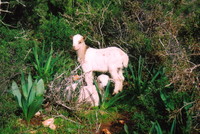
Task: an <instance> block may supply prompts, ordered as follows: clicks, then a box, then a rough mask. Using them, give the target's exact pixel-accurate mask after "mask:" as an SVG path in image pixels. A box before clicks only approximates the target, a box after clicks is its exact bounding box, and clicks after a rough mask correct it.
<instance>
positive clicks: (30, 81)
mask: <svg viewBox="0 0 200 134" xmlns="http://www.w3.org/2000/svg"><path fill="white" fill-rule="evenodd" d="M32 86H33V82H32V77H31V74H30V73H29V75H28V94H30V91H31V88H32Z"/></svg>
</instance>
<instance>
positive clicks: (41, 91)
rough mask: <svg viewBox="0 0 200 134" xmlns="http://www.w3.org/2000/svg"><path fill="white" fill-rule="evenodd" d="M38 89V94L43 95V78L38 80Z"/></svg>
mask: <svg viewBox="0 0 200 134" xmlns="http://www.w3.org/2000/svg"><path fill="white" fill-rule="evenodd" d="M36 86H37V88H36V89H37V90H36V96H41V95H43V94H44V81H43V80H42V79H40V80H39V81H38V82H37V85H36Z"/></svg>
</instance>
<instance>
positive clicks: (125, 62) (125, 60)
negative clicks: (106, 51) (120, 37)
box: [123, 53, 129, 67]
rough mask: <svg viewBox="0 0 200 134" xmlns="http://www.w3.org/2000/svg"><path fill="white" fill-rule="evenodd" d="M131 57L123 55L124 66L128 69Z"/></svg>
mask: <svg viewBox="0 0 200 134" xmlns="http://www.w3.org/2000/svg"><path fill="white" fill-rule="evenodd" d="M128 61H129V57H128V55H127V54H126V53H124V54H123V65H124V67H128Z"/></svg>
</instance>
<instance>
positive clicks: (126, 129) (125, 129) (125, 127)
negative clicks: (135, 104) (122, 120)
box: [124, 124, 129, 134]
mask: <svg viewBox="0 0 200 134" xmlns="http://www.w3.org/2000/svg"><path fill="white" fill-rule="evenodd" d="M124 131H125V132H126V134H129V131H128V126H127V125H126V124H124Z"/></svg>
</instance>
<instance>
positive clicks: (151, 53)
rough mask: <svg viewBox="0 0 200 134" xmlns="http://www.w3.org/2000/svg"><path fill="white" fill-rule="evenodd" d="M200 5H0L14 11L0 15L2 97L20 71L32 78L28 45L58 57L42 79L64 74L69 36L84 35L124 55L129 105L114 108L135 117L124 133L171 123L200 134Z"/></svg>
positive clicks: (66, 1)
mask: <svg viewBox="0 0 200 134" xmlns="http://www.w3.org/2000/svg"><path fill="white" fill-rule="evenodd" d="M199 4H200V2H199V1H198V0H193V1H190V0H173V1H169V0H143V1H141V0H134V1H132V0H117V1H116V0H109V1H108V0H102V1H93V0H87V1H85V0H49V1H46V0H36V1H35V0H29V1H26V0H24V1H21V3H20V2H19V1H15V0H10V1H9V5H8V6H7V5H3V6H1V8H2V9H4V10H9V11H11V12H12V13H9V12H2V16H1V20H2V21H1V22H0V23H1V24H2V25H1V26H0V37H1V40H0V44H1V45H0V55H1V56H0V61H1V63H2V64H0V68H1V69H0V74H2V75H0V78H1V82H0V91H5V89H7V88H8V87H7V85H8V83H9V82H10V80H12V79H15V80H17V78H19V71H20V70H27V69H28V70H30V71H31V72H33V74H35V75H38V73H37V71H36V69H34V65H33V63H34V61H35V58H34V54H33V47H34V44H36V45H38V48H42V45H43V44H44V45H45V49H44V52H45V54H49V53H50V51H51V46H52V47H53V50H54V52H53V53H51V54H52V57H53V58H55V57H56V56H57V55H59V54H60V53H62V55H61V56H60V58H58V60H57V61H56V64H55V68H54V72H53V73H50V75H49V76H48V78H51V79H52V78H53V77H54V76H53V75H55V74H56V73H57V74H61V73H63V72H66V73H67V74H70V72H71V70H72V68H73V67H74V66H75V64H76V60H75V59H76V56H75V53H74V52H73V51H72V50H71V49H72V41H71V40H70V38H69V37H70V36H71V35H74V34H76V33H80V34H82V35H86V36H87V40H86V43H87V44H88V45H89V46H92V47H96V48H102V47H107V46H117V47H120V48H122V49H123V50H124V51H126V52H127V53H128V55H129V57H130V65H129V68H128V69H127V71H126V72H125V74H126V81H127V82H126V83H125V86H124V92H123V94H124V95H125V96H126V98H129V99H130V98H131V99H130V100H127V99H124V100H122V101H121V102H120V103H119V105H118V106H119V107H118V108H119V109H124V110H125V111H126V110H127V111H129V112H131V113H134V114H132V117H131V118H132V120H133V122H134V123H135V124H136V125H134V126H131V125H129V124H127V125H128V128H131V127H132V128H131V130H133V131H134V132H138V133H147V132H149V130H150V128H151V126H152V123H151V122H154V123H153V124H154V126H155V124H156V125H157V126H159V124H160V127H161V128H162V130H163V132H164V133H167V132H169V128H170V127H171V125H172V122H173V121H174V120H176V121H177V122H176V123H177V125H176V126H177V127H176V131H177V132H179V133H184V132H186V133H187V132H188V133H189V132H195V131H197V130H199V128H197V127H198V118H199V113H198V109H199V104H198V101H199V95H200V92H199V76H200V69H199V68H200V62H199V56H200V55H199V53H200V47H199V46H200V45H199V41H200V38H199V34H200V33H199V31H200V6H199ZM38 55H39V54H38ZM39 56H40V55H39ZM139 57H140V58H139ZM41 61H42V60H41ZM42 62H43V63H44V65H45V63H46V61H45V60H44V61H42ZM66 70H67V71H66ZM48 78H47V79H48ZM49 80H50V79H49ZM18 81H19V80H18ZM126 106H127V107H128V108H127V109H126ZM121 107H122V108H121ZM158 123H159V124H158Z"/></svg>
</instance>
